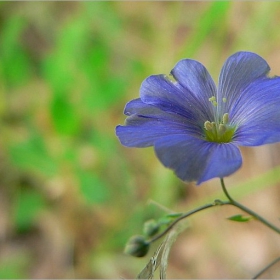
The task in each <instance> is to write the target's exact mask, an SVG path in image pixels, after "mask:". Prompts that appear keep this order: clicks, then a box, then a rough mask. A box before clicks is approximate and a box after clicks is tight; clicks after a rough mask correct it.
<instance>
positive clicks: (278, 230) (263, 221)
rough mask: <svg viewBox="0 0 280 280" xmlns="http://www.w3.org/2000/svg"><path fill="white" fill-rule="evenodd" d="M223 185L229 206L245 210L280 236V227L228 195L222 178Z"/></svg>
mask: <svg viewBox="0 0 280 280" xmlns="http://www.w3.org/2000/svg"><path fill="white" fill-rule="evenodd" d="M221 185H222V189H223V191H224V193H225V195H226V197H227V198H228V199H229V202H230V203H228V204H230V205H233V206H235V207H237V208H239V209H241V210H243V211H244V212H246V213H247V214H249V215H251V216H252V217H254V218H255V219H256V220H258V221H260V222H261V223H263V224H264V225H266V226H267V227H269V228H270V229H272V230H273V231H275V232H277V233H278V234H280V229H279V228H278V227H276V226H275V225H273V224H271V223H270V222H268V221H267V220H266V219H264V218H263V217H261V216H259V215H258V214H257V213H255V212H254V211H252V210H251V209H249V208H247V207H246V206H244V205H242V204H240V203H239V202H237V201H235V200H234V199H233V198H232V197H231V196H230V194H229V193H228V191H227V189H226V186H225V182H224V179H223V178H221Z"/></svg>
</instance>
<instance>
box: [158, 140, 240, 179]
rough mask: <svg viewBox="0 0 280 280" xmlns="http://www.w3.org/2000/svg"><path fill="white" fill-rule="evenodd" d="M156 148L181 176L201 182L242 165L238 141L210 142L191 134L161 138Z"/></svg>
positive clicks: (224, 174)
mask: <svg viewBox="0 0 280 280" xmlns="http://www.w3.org/2000/svg"><path fill="white" fill-rule="evenodd" d="M155 151H156V154H157V157H158V158H159V160H160V161H161V162H162V163H163V165H164V166H166V167H168V168H171V169H173V170H174V171H175V173H176V175H177V176H178V177H179V178H180V179H182V180H183V181H197V184H200V183H202V182H204V181H206V180H209V179H212V178H215V177H219V178H222V177H225V176H228V175H230V174H232V173H233V172H235V171H236V170H237V169H238V168H239V167H240V166H241V164H242V158H241V154H240V151H239V149H238V148H237V147H236V146H235V145H234V144H230V143H227V144H217V143H213V142H206V141H204V140H201V139H197V138H194V137H191V136H189V135H176V136H166V137H164V138H161V139H159V140H158V141H156V143H155Z"/></svg>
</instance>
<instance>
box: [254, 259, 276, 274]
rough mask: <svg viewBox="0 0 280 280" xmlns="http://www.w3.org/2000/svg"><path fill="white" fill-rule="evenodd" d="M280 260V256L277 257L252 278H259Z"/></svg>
mask: <svg viewBox="0 0 280 280" xmlns="http://www.w3.org/2000/svg"><path fill="white" fill-rule="evenodd" d="M279 261H280V257H278V258H277V259H275V260H273V261H272V262H271V263H269V264H268V265H267V266H266V267H265V268H263V269H262V270H261V271H260V272H258V273H257V274H256V275H255V276H254V277H253V278H252V279H257V278H259V277H260V276H261V275H262V274H263V273H264V272H266V271H267V270H268V269H270V268H271V267H272V266H273V265H275V264H276V263H277V262H279Z"/></svg>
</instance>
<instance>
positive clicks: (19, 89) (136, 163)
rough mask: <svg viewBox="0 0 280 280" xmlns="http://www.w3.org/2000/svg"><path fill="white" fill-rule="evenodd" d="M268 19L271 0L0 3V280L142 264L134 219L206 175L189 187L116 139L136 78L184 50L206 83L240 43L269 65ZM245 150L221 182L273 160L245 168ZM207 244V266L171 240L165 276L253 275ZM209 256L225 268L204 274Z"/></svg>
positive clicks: (273, 32) (112, 272)
mask: <svg viewBox="0 0 280 280" xmlns="http://www.w3.org/2000/svg"><path fill="white" fill-rule="evenodd" d="M279 19H280V4H279V3H277V2H219V1H218V2H2V3H1V4H0V23H1V24H0V116H1V137H0V148H1V149H0V174H1V176H0V186H1V188H0V246H1V247H0V248H1V250H0V278H120V277H124V278H134V277H135V276H136V275H137V273H138V272H139V271H140V270H141V268H143V267H144V265H145V263H146V262H147V260H145V259H143V260H135V259H133V258H131V257H129V256H125V255H124V254H123V249H124V246H125V243H126V241H127V240H128V238H129V237H130V236H131V235H134V234H137V233H139V232H140V231H141V228H142V225H143V223H144V221H146V220H148V219H152V218H158V217H159V216H160V215H162V213H166V212H165V210H164V208H161V207H160V206H158V205H157V204H161V205H164V206H165V207H168V208H176V209H180V211H184V210H186V209H187V208H188V204H189V203H193V201H195V200H196V199H197V198H201V197H205V196H207V195H208V194H209V193H211V191H213V188H214V189H215V188H216V185H217V182H216V181H215V180H214V181H213V182H212V183H211V182H210V183H209V184H208V185H207V184H206V185H205V187H204V186H203V187H200V188H199V189H196V187H195V186H194V185H193V184H184V183H182V182H180V181H179V180H178V179H177V178H176V177H175V176H174V175H173V174H172V172H171V171H169V170H166V169H164V168H163V167H162V166H161V165H160V163H159V162H158V161H157V159H156V158H155V156H154V154H153V151H152V149H145V150H137V149H127V148H124V147H122V146H121V145H120V144H119V142H118V140H117V138H116V137H115V132H114V128H115V126H116V125H117V124H119V123H123V121H124V117H123V115H122V112H123V108H124V105H125V103H126V102H127V101H129V100H130V99H132V98H137V97H138V90H139V86H140V84H141V82H142V80H143V79H144V78H146V77H147V76H148V75H151V74H158V73H168V71H170V69H171V68H172V67H173V66H174V65H175V63H176V62H177V61H178V60H179V59H182V58H184V57H189V58H193V59H197V60H199V61H201V62H202V63H203V64H205V65H206V66H207V68H208V69H209V71H211V73H212V74H213V76H214V78H215V79H216V80H217V77H218V73H219V69H220V67H221V66H222V63H223V61H224V59H225V58H227V57H228V56H229V55H230V54H232V53H233V52H235V51H238V50H250V51H253V52H257V53H259V54H260V55H262V56H263V57H265V58H266V59H267V60H268V61H269V63H270V65H271V66H272V69H273V73H278V74H279V73H280V67H279V65H280V63H279V62H280V55H279V47H280V43H279V42H280V33H279V30H278V29H279ZM244 152H245V163H244V165H245V167H244V168H243V169H242V170H241V171H240V172H239V173H238V174H237V175H234V176H233V177H232V178H231V179H230V182H229V183H231V184H232V185H233V184H234V183H235V182H236V181H238V182H240V181H241V180H244V179H247V177H253V176H254V175H256V174H258V173H259V170H262V171H264V170H265V168H267V169H268V168H271V167H272V166H273V165H275V164H278V163H279V162H277V160H276V162H275V159H276V158H277V157H274V158H272V159H273V160H274V162H273V161H271V157H269V156H267V158H266V159H267V161H266V163H264V162H263V161H261V160H260V161H259V163H256V160H254V161H253V162H254V164H255V166H254V167H252V169H250V168H248V166H249V163H250V156H251V157H252V154H248V152H247V150H245V151H244ZM268 153H269V150H266V152H265V154H266V155H268ZM246 155H247V158H248V159H247V160H246ZM271 162H272V164H271ZM246 164H248V166H246ZM250 166H251V165H250ZM272 189H273V188H272ZM273 190H274V191H275V189H273ZM278 195H279V191H278ZM240 196H241V197H242V193H241V194H240ZM271 197H275V194H274V195H273V194H271ZM245 198H246V197H245ZM149 199H151V200H153V202H152V203H149V204H147V203H146V202H147V201H148V200H149ZM271 204H273V203H271ZM277 205H279V200H278V204H277ZM261 209H262V208H261ZM277 209H278V210H279V207H278V208H277ZM271 211H272V210H271ZM273 213H274V212H273ZM227 214H228V213H227ZM234 214H236V213H233V214H232V215H234ZM225 217H228V216H226V215H225V216H220V217H219V220H223V218H225ZM211 219H212V220H213V219H215V220H216V219H217V217H216V216H213V214H212V216H210V217H208V220H209V221H211ZM201 223H202V221H201ZM223 223H225V222H223ZM206 224H207V223H206ZM195 226H196V228H197V229H196V230H195V229H194V230H193V232H190V231H188V236H187V237H190V240H192V241H193V242H198V243H199V242H202V239H203V237H202V236H201V232H199V230H200V229H201V228H203V226H202V224H199V223H198V224H195ZM206 228H207V225H206ZM207 229H208V230H209V229H210V227H208V228H207ZM231 230H233V228H231ZM216 234H221V232H219V233H218V232H216ZM229 236H230V231H227V237H225V239H226V240H227V242H228V243H230V242H232V241H228V240H229V239H231V238H230V237H229ZM217 240H219V239H215V238H214V237H213V236H212V239H210V242H208V243H207V242H206V241H205V242H206V243H205V244H208V245H209V248H210V249H209V251H207V253H206V255H205V256H208V257H209V258H208V260H210V259H211V257H212V255H213V254H214V253H215V259H214V261H212V262H211V261H209V262H207V260H206V257H203V258H202V260H201V259H200V260H199V259H198V256H197V255H196V257H197V259H196V260H195V257H193V258H192V259H191V260H188V259H186V256H188V254H187V253H186V256H185V258H184V256H183V257H182V259H181V260H180V254H181V253H182V251H180V250H178V248H177V251H176V248H175V253H174V254H176V252H177V254H178V255H176V257H175V260H174V261H172V259H171V261H170V275H171V277H173V278H180V277H182V278H188V277H189V278H195V277H200V278H203V277H219V276H220V277H236V278H237V277H247V276H248V275H245V276H244V273H246V272H248V273H249V272H250V271H251V270H254V271H255V267H254V265H255V263H254V262H253V264H251V263H250V264H251V267H250V266H248V265H247V264H246V265H245V267H246V268H244V269H243V270H242V269H241V268H240V267H242V264H239V266H238V268H236V267H231V266H230V263H231V262H232V261H233V262H234V260H238V256H237V255H238V254H236V255H233V256H232V258H230V257H227V258H224V255H223V254H224V253H223V252H224V250H223V249H224V247H221V245H219V246H216V247H215V244H217ZM225 242H226V241H225ZM278 244H279V242H278ZM205 246H207V245H205ZM225 246H226V245H225ZM261 249H262V248H261ZM261 249H260V250H261ZM270 249H271V250H272V249H273V248H272V246H271V248H270ZM190 250H191V249H190ZM192 250H194V249H192ZM178 252H179V253H178ZM207 254H208V255H207ZM211 254H212V255H211ZM259 254H261V251H260V253H259ZM266 254H267V255H266V256H270V254H272V255H273V254H274V252H273V251H272V253H270V254H269V253H268V252H267V253H266ZM171 258H172V254H171ZM234 258H236V259H234ZM245 259H246V258H245ZM265 261H266V260H262V259H261V260H259V259H258V260H257V261H256V263H257V264H259V263H266V262H265ZM202 263H203V264H204V267H203V266H202V267H203V268H202V267H201V268H200V265H201V264H202ZM245 263H246V260H245ZM218 264H219V265H220V264H222V265H221V266H223V267H224V269H223V270H219V273H220V274H216V275H215V274H214V273H217V271H218V270H215V267H216V266H218ZM205 265H208V267H209V269H208V274H207V275H205V274H204V273H206V270H205V267H206V266H205ZM189 267H192V269H187V268H189ZM168 271H169V270H167V273H168ZM244 271H245V272H244ZM211 273H212V274H211ZM248 277H249V276H248ZM275 277H276V276H275Z"/></svg>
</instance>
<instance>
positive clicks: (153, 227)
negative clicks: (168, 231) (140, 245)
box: [143, 220, 160, 237]
mask: <svg viewBox="0 0 280 280" xmlns="http://www.w3.org/2000/svg"><path fill="white" fill-rule="evenodd" d="M159 227H160V226H159V224H158V223H157V222H156V221H155V220H149V221H147V222H145V224H144V228H143V232H144V234H145V235H146V236H148V237H152V236H154V235H155V234H156V233H158V231H159Z"/></svg>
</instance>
